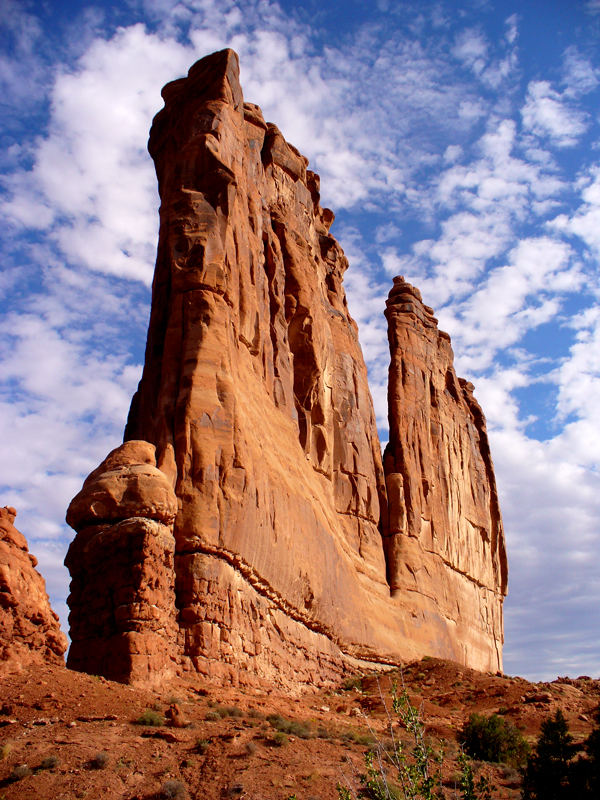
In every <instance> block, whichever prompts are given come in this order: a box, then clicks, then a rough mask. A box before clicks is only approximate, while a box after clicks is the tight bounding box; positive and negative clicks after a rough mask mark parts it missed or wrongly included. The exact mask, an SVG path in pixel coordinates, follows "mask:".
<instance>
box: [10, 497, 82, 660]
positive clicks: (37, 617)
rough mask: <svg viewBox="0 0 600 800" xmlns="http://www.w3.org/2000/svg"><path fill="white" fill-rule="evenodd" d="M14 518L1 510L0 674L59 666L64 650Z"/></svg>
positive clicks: (64, 642)
mask: <svg viewBox="0 0 600 800" xmlns="http://www.w3.org/2000/svg"><path fill="white" fill-rule="evenodd" d="M16 515H17V512H16V511H15V510H14V508H10V507H9V506H5V507H4V508H0V673H1V672H5V671H7V670H12V669H19V668H21V667H23V666H25V665H28V664H30V663H34V662H42V661H45V662H50V663H55V664H62V663H64V662H63V656H64V653H65V650H66V649H67V637H66V636H65V635H64V633H63V632H62V631H61V629H60V625H59V622H58V617H57V616H56V614H55V613H54V611H52V609H51V607H50V601H49V599H48V595H47V594H46V585H45V583H44V579H43V578H42V576H41V575H40V573H39V572H38V571H37V570H36V569H35V567H36V566H37V559H36V558H35V556H33V555H31V553H30V552H29V550H28V548H27V541H26V539H25V537H24V536H23V534H22V533H20V532H19V531H18V530H17V529H16V528H15V526H14V524H13V523H14V521H15V517H16Z"/></svg>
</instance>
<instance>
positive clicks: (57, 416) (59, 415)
mask: <svg viewBox="0 0 600 800" xmlns="http://www.w3.org/2000/svg"><path fill="white" fill-rule="evenodd" d="M599 44H600V0H587V2H586V0H572V1H571V2H566V0H530V2H527V3H522V2H512V0H495V1H494V0H490V2H488V1H487V0H464V1H463V2H452V1H451V0H440V2H429V1H428V0H420V2H416V1H415V0H413V2H394V0H378V2H375V0H331V1H330V2H327V0H305V2H290V1H289V0H280V2H275V1H274V0H238V2H232V1H231V0H182V1H181V2H176V0H122V2H119V3H111V2H98V3H93V2H86V0H83V1H81V0H72V1H71V2H68V0H42V1H41V2H40V0H37V2H29V0H0V105H1V112H2V113H1V118H2V123H1V124H2V128H0V170H1V179H0V181H1V182H0V204H1V206H2V207H1V211H0V247H1V251H2V260H1V264H2V269H1V272H0V294H1V296H2V303H1V305H0V441H1V442H2V459H1V460H0V488H1V494H0V502H1V504H2V505H5V504H6V505H14V506H15V507H16V508H17V510H18V519H17V525H18V527H19V528H20V529H21V530H22V531H23V533H25V535H26V536H27V537H28V539H29V543H30V548H31V550H32V551H33V552H34V553H35V554H36V555H37V556H38V558H39V562H40V568H41V570H42V572H43V574H44V576H45V578H46V581H47V585H48V589H49V592H50V595H51V597H52V600H53V604H54V607H55V608H56V609H57V611H59V613H60V614H61V616H62V617H63V619H64V618H65V617H66V614H65V609H66V606H65V598H66V595H67V591H68V589H67V587H68V576H67V573H66V570H65V569H64V567H63V566H62V561H63V558H64V554H65V551H66V548H67V546H68V543H69V541H70V538H71V533H70V532H69V529H67V528H66V526H65V524H64V522H63V520H64V514H65V509H66V507H67V505H68V502H69V500H70V498H71V497H72V496H73V495H74V494H75V493H76V492H77V491H78V490H79V488H80V486H81V482H82V479H83V477H84V476H85V475H86V474H87V473H88V472H89V471H90V470H91V469H92V468H93V467H95V466H96V465H97V464H98V463H99V461H100V460H101V459H102V458H103V457H104V456H105V455H106V453H107V452H108V451H109V450H110V449H112V448H113V447H115V446H117V445H118V444H119V443H120V441H121V437H122V431H123V426H124V422H125V419H126V415H127V410H128V406H129V401H130V399H131V395H132V393H133V391H134V389H135V387H136V384H137V381H138V379H139V376H140V373H141V364H142V359H143V348H144V343H145V335H146V326H147V320H148V312H149V302H150V293H149V286H150V283H151V279H152V271H153V262H154V255H155V246H156V237H157V227H158V215H157V206H158V198H157V192H156V186H155V177H154V172H153V166H152V163H151V161H150V159H149V157H148V155H147V153H146V149H145V146H146V141H147V135H148V129H149V126H150V123H151V120H152V117H153V115H154V114H155V113H156V112H157V111H158V110H159V109H160V108H161V106H162V101H161V98H160V89H161V87H162V86H163V85H164V84H165V83H166V82H167V81H169V80H172V79H174V78H176V77H180V76H182V75H184V74H185V73H186V72H187V69H188V68H189V66H190V65H191V64H192V63H193V62H194V61H195V60H196V59H198V58H200V57H202V56H204V55H206V54H207V53H209V52H212V51H214V50H216V49H220V48H222V47H224V46H231V47H233V48H235V49H236V50H237V52H238V53H239V55H240V59H241V72H242V75H241V77H242V85H243V87H244V94H245V97H246V99H247V100H250V101H252V102H256V103H258V104H259V105H261V107H262V109H263V111H264V114H265V117H266V118H267V119H269V120H272V121H274V122H276V123H277V124H278V125H279V127H280V128H281V129H282V131H283V133H284V135H285V136H286V137H287V138H288V140H289V141H291V142H292V143H293V144H295V145H296V146H297V147H298V148H300V150H301V151H302V152H303V153H305V154H306V155H307V156H308V157H309V158H310V161H311V167H312V168H313V169H315V170H316V171H317V172H319V173H320V174H321V187H322V199H323V203H324V204H325V205H328V206H330V207H331V208H333V209H334V211H335V212H336V215H337V219H336V222H335V225H334V229H333V232H334V234H335V235H336V236H337V238H338V239H339V240H340V241H341V243H342V245H343V246H344V248H345V250H346V253H347V255H348V257H349V259H350V265H351V266H350V269H349V271H348V273H347V277H346V281H345V283H346V290H347V292H348V295H349V303H350V308H351V311H352V313H353V316H354V317H355V318H356V319H357V321H358V323H359V326H360V336H361V342H362V347H363V351H364V353H365V357H366V359H367V363H368V365H369V371H370V378H371V387H372V392H373V396H374V401H375V405H376V409H377V412H378V418H379V424H380V431H381V437H382V441H385V439H386V438H387V427H386V426H387V422H386V397H385V384H386V375H387V367H388V352H387V340H386V332H385V324H384V323H385V321H384V318H383V315H382V309H383V306H384V301H385V297H386V295H387V292H388V291H389V288H390V285H391V280H392V277H393V276H394V275H397V274H404V275H405V276H406V277H407V279H408V280H410V281H411V282H412V283H415V284H416V285H417V286H419V288H420V289H421V291H422V294H423V298H424V300H425V302H426V303H428V304H429V305H432V306H434V308H435V309H436V312H437V316H438V317H439V320H440V327H441V328H442V329H444V330H447V331H448V332H449V333H450V334H451V336H452V342H453V347H454V351H455V354H456V366H457V371H458V373H459V374H460V375H461V376H464V377H466V378H468V379H469V380H471V381H473V383H474V384H475V387H476V396H477V398H478V399H479V401H480V402H481V404H482V406H483V408H484V411H485V413H486V415H487V419H488V425H489V430H490V438H491V444H492V454H493V457H494V461H495V465H496V472H497V479H498V483H499V489H500V493H501V501H502V509H503V514H504V521H505V528H506V535H507V543H508V553H509V564H510V584H509V592H510V593H509V597H508V599H507V602H506V605H505V610H506V616H505V621H506V624H505V633H506V645H505V670H506V672H508V673H510V674H520V675H523V676H525V677H529V678H532V679H551V678H553V677H556V676H557V675H565V674H569V675H573V676H577V675H580V674H589V675H593V676H595V677H598V676H600V635H599V634H600V622H599V619H600V615H599V613H598V609H599V607H600V522H599V520H600V478H599V465H600V425H599V420H600V284H599V279H598V274H599V269H598V259H599V257H600V161H599V155H600V149H599V148H600V103H599V100H600V60H599V58H598V54H599V52H600V50H599Z"/></svg>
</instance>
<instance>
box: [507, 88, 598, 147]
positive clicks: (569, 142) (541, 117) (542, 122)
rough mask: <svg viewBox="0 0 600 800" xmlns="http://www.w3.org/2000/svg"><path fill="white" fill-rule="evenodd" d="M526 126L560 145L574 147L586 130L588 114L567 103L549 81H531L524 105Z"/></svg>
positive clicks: (523, 113)
mask: <svg viewBox="0 0 600 800" xmlns="http://www.w3.org/2000/svg"><path fill="white" fill-rule="evenodd" d="M521 116H522V119H523V125H524V126H525V128H526V129H527V130H529V131H531V132H532V133H534V134H536V135H537V136H541V137H544V136H547V137H550V139H552V141H553V142H554V143H555V144H556V145H558V146H559V147H573V146H574V145H575V144H577V142H578V140H579V138H580V137H581V136H582V135H583V134H584V133H585V131H586V130H587V122H586V115H585V114H584V113H582V112H581V111H579V110H577V109H576V108H573V107H570V106H568V105H567V104H566V102H565V99H564V98H563V97H562V96H561V95H560V94H559V92H557V91H556V90H555V89H553V88H552V86H551V85H550V83H549V82H548V81H531V82H530V84H529V87H528V91H527V99H526V101H525V104H524V106H523V108H522V109H521Z"/></svg>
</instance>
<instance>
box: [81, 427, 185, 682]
mask: <svg viewBox="0 0 600 800" xmlns="http://www.w3.org/2000/svg"><path fill="white" fill-rule="evenodd" d="M176 512H177V498H176V497H175V494H174V492H173V488H172V486H171V484H170V483H169V481H168V480H167V478H166V476H165V475H164V473H163V472H161V471H160V470H159V469H157V467H156V460H155V456H154V446H153V445H151V444H149V443H148V442H136V441H132V442H126V443H125V444H122V445H121V446H120V447H118V448H117V449H116V450H113V451H112V453H110V454H109V455H108V456H107V458H106V459H105V460H104V461H103V462H102V464H101V465H100V466H99V467H98V468H97V469H95V470H94V471H93V472H92V473H91V475H90V476H89V477H88V478H87V479H86V481H85V483H84V484H83V488H82V489H81V491H80V492H79V494H78V495H77V496H76V497H75V498H74V499H73V500H72V502H71V505H70V506H69V510H68V512H67V522H68V523H69V525H71V526H73V527H74V528H76V529H77V530H78V531H79V535H78V536H77V537H76V538H75V540H74V541H73V542H72V543H71V546H70V548H69V552H68V553H67V557H66V559H65V564H66V565H67V567H68V568H69V570H70V572H71V595H70V597H69V604H70V607H71V609H72V611H71V614H70V615H69V623H70V628H71V630H70V634H71V647H70V649H69V655H68V658H67V666H68V667H70V668H72V669H77V670H80V671H82V672H91V673H93V674H98V675H105V676H106V677H110V678H112V679H113V680H121V681H132V682H143V683H157V684H160V683H161V682H162V681H163V680H165V679H166V678H168V677H169V676H170V675H172V674H173V672H174V657H175V650H174V638H175V635H176V626H175V585H174V583H175V582H174V554H175V539H174V538H173V520H174V519H175V514H176Z"/></svg>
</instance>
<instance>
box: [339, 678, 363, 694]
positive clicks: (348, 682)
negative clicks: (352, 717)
mask: <svg viewBox="0 0 600 800" xmlns="http://www.w3.org/2000/svg"><path fill="white" fill-rule="evenodd" d="M342 689H343V690H344V691H345V692H349V691H351V690H352V689H358V690H359V691H361V690H362V677H361V676H360V675H350V676H349V677H347V678H344V680H343V681H342Z"/></svg>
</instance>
